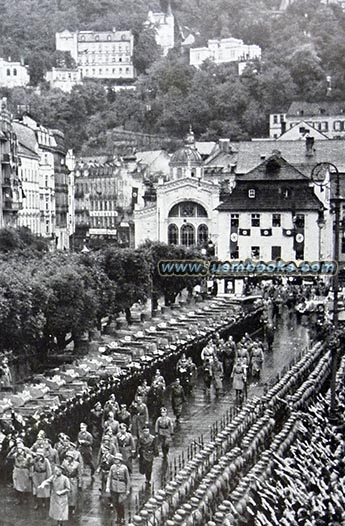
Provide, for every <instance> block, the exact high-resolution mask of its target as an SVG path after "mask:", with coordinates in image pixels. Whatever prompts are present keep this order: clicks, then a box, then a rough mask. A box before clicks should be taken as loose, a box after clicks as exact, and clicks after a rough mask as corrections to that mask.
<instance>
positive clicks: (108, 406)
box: [102, 394, 120, 425]
mask: <svg viewBox="0 0 345 526" xmlns="http://www.w3.org/2000/svg"><path fill="white" fill-rule="evenodd" d="M119 409H120V407H119V404H118V402H117V401H116V398H115V395H114V394H111V395H110V398H109V400H107V401H106V402H105V404H104V408H103V421H102V424H103V425H104V422H105V421H106V420H107V419H108V415H109V413H113V415H114V416H117V413H118V412H119Z"/></svg>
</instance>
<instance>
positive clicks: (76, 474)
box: [61, 458, 83, 507]
mask: <svg viewBox="0 0 345 526" xmlns="http://www.w3.org/2000/svg"><path fill="white" fill-rule="evenodd" d="M61 467H62V469H63V472H64V474H65V475H66V477H68V479H69V481H70V484H71V491H70V492H69V494H68V504H69V506H74V507H75V506H76V505H77V502H78V488H81V487H82V478H83V470H82V466H81V464H80V462H78V461H77V460H73V461H72V462H69V461H68V459H67V458H66V459H65V460H64V461H63V463H62V464H61Z"/></svg>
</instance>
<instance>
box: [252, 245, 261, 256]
mask: <svg viewBox="0 0 345 526" xmlns="http://www.w3.org/2000/svg"><path fill="white" fill-rule="evenodd" d="M251 254H252V258H259V257H260V247H251Z"/></svg>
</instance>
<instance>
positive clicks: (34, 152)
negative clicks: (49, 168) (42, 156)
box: [12, 121, 39, 158]
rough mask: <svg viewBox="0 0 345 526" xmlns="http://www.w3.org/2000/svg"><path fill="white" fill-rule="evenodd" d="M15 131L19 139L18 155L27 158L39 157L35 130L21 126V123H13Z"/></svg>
mask: <svg viewBox="0 0 345 526" xmlns="http://www.w3.org/2000/svg"><path fill="white" fill-rule="evenodd" d="M12 126H13V131H14V132H15V134H16V135H17V139H18V153H19V155H20V154H21V155H23V156H26V157H37V158H39V156H38V143H37V139H36V134H35V132H34V130H32V129H31V128H29V127H28V126H25V124H21V123H20V122H15V121H14V122H13V124H12Z"/></svg>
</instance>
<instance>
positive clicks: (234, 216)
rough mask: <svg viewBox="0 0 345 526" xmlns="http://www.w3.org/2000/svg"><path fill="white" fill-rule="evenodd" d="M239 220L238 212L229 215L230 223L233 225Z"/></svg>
mask: <svg viewBox="0 0 345 526" xmlns="http://www.w3.org/2000/svg"><path fill="white" fill-rule="evenodd" d="M239 221H240V215H239V214H231V215H230V225H231V226H234V227H238V225H239Z"/></svg>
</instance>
